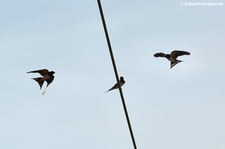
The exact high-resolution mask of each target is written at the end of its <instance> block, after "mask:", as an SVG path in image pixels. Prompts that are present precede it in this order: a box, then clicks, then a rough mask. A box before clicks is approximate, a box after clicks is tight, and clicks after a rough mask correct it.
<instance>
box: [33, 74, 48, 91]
mask: <svg viewBox="0 0 225 149" xmlns="http://www.w3.org/2000/svg"><path fill="white" fill-rule="evenodd" d="M32 79H33V80H35V81H37V83H38V84H39V86H40V89H41V88H42V85H43V84H44V81H45V80H44V79H43V78H42V77H39V78H32Z"/></svg>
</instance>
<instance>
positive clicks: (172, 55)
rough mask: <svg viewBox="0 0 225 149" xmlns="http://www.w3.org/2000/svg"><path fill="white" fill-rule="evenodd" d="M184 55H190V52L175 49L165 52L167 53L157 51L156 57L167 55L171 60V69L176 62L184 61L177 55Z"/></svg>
mask: <svg viewBox="0 0 225 149" xmlns="http://www.w3.org/2000/svg"><path fill="white" fill-rule="evenodd" d="M182 55H190V53H189V52H187V51H179V50H174V51H172V52H171V53H170V54H165V53H162V52H159V53H155V54H154V57H165V58H167V59H168V60H169V61H170V69H171V68H172V67H173V66H175V65H176V64H178V63H180V62H183V61H181V60H177V57H178V56H182Z"/></svg>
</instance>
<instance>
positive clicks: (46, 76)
mask: <svg viewBox="0 0 225 149" xmlns="http://www.w3.org/2000/svg"><path fill="white" fill-rule="evenodd" d="M27 73H39V74H40V75H41V76H42V77H37V78H32V79H33V80H35V81H36V82H37V83H38V84H39V86H40V89H42V86H43V84H44V82H46V83H47V85H46V89H47V87H48V86H49V84H51V83H52V82H53V80H54V75H53V74H54V73H55V72H54V71H48V70H47V69H40V70H34V71H29V72H27ZM46 89H45V91H46ZM45 91H44V92H43V93H42V94H44V93H45Z"/></svg>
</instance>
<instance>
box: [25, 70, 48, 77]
mask: <svg viewBox="0 0 225 149" xmlns="http://www.w3.org/2000/svg"><path fill="white" fill-rule="evenodd" d="M27 73H39V74H40V75H42V76H44V75H47V74H48V73H49V71H48V69H40V70H34V71H29V72H27Z"/></svg>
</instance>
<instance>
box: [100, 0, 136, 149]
mask: <svg viewBox="0 0 225 149" xmlns="http://www.w3.org/2000/svg"><path fill="white" fill-rule="evenodd" d="M97 2H98V7H99V11H100V15H101V19H102V24H103V28H104V31H105V36H106V40H107V43H108V48H109V53H110V56H111V60H112V64H113V69H114V72H115V76H116V80H117V83H118V84H119V75H118V72H117V69H116V62H115V59H114V56H113V50H112V46H111V43H110V39H109V34H108V31H107V26H106V22H105V18H104V13H103V10H102V5H101V1H100V0H97ZM119 92H120V97H121V101H122V104H123V109H124V113H125V115H126V119H127V124H128V127H129V130H130V135H131V138H132V142H133V146H134V149H137V146H136V143H135V138H134V134H133V131H132V127H131V123H130V119H129V115H128V112H127V108H126V103H125V100H124V97H123V92H122V88H121V86H119Z"/></svg>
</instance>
